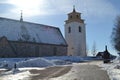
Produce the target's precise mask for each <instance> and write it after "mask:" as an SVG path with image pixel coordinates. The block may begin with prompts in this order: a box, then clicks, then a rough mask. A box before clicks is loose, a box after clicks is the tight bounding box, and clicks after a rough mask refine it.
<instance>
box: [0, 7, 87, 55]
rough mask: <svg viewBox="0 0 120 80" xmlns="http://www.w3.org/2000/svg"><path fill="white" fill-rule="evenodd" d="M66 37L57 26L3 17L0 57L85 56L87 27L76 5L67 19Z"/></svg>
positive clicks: (0, 27)
mask: <svg viewBox="0 0 120 80" xmlns="http://www.w3.org/2000/svg"><path fill="white" fill-rule="evenodd" d="M64 27H65V39H64V37H63V35H62V34H61V31H60V29H59V28H58V27H54V26H49V25H43V24H38V23H32V22H26V21H24V20H23V17H22V14H21V18H20V20H14V19H8V18H3V17H0V57H42V56H66V55H68V56H81V57H85V56H87V55H86V30H85V23H84V20H83V19H81V13H79V12H76V10H75V8H73V11H72V12H71V13H69V14H68V19H67V20H66V21H65V26H64Z"/></svg>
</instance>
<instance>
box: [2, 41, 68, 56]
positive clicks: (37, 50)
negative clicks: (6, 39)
mask: <svg viewBox="0 0 120 80" xmlns="http://www.w3.org/2000/svg"><path fill="white" fill-rule="evenodd" d="M10 45H11V47H12V52H11V53H10V55H9V57H42V56H65V55H66V54H67V46H64V45H50V44H38V43H30V42H17V41H10ZM6 47H7V46H6ZM0 49H2V48H0ZM0 53H1V51H0ZM12 54H13V55H12ZM0 57H2V56H1V55H0ZM5 57H7V56H5Z"/></svg>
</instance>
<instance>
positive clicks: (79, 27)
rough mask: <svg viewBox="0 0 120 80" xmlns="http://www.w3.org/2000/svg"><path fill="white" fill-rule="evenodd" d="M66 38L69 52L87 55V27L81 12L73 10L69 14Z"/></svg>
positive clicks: (75, 54) (66, 22)
mask: <svg viewBox="0 0 120 80" xmlns="http://www.w3.org/2000/svg"><path fill="white" fill-rule="evenodd" d="M64 28H65V40H66V41H67V44H68V51H67V54H68V55H70V56H81V57H85V56H87V54H86V28H85V23H84V20H83V19H81V13H79V12H76V10H75V7H74V8H73V11H72V12H71V13H69V14H68V19H67V20H66V21H65V26H64Z"/></svg>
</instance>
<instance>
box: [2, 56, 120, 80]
mask: <svg viewBox="0 0 120 80" xmlns="http://www.w3.org/2000/svg"><path fill="white" fill-rule="evenodd" d="M91 60H96V59H95V58H90V57H88V58H80V57H71V56H69V57H68V56H66V57H65V56H64V57H44V58H2V59H0V70H2V69H3V68H7V69H11V70H9V71H6V72H4V73H1V74H0V76H2V77H0V80H1V78H2V80H6V79H7V80H29V77H30V76H31V74H30V72H29V70H31V69H38V70H41V69H46V67H50V66H59V65H69V64H72V63H74V62H84V61H91ZM15 64H16V65H17V67H19V69H17V70H16V69H13V67H15ZM76 64H77V63H76ZM83 64H84V63H83ZM87 64H89V62H87ZM90 64H92V63H90ZM93 64H94V65H98V66H100V67H102V69H104V70H106V71H107V72H108V75H109V76H110V79H111V80H120V63H119V58H117V59H116V60H114V61H113V63H109V64H103V62H96V63H93ZM73 65H74V64H73Z"/></svg>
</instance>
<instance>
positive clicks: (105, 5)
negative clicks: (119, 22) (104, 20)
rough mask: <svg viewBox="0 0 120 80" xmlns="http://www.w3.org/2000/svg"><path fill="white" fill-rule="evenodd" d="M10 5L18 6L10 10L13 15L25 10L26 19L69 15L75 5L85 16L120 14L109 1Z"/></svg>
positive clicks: (23, 0) (37, 0)
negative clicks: (38, 16)
mask: <svg viewBox="0 0 120 80" xmlns="http://www.w3.org/2000/svg"><path fill="white" fill-rule="evenodd" d="M0 2H1V1H0ZM9 3H10V4H13V5H15V6H16V9H11V10H10V11H11V13H12V14H13V13H14V14H18V13H20V10H23V13H24V15H25V16H26V17H27V16H28V17H30V16H37V15H42V16H43V15H54V14H67V13H68V12H70V11H72V8H73V5H75V6H76V9H77V10H78V11H80V12H81V13H84V16H100V17H101V16H105V15H113V14H116V13H118V11H117V10H116V9H115V7H114V6H113V5H112V4H111V3H110V2H109V1H108V0H9ZM9 14H10V13H9Z"/></svg>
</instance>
